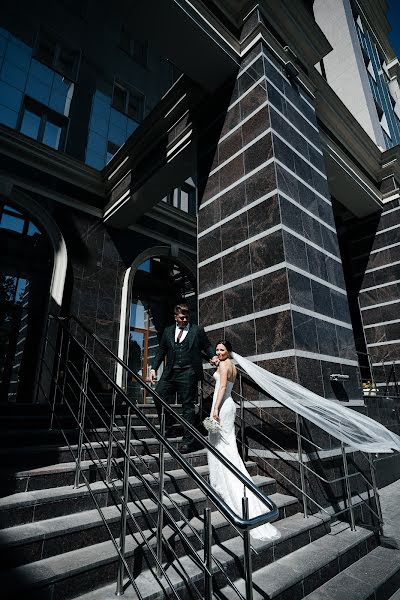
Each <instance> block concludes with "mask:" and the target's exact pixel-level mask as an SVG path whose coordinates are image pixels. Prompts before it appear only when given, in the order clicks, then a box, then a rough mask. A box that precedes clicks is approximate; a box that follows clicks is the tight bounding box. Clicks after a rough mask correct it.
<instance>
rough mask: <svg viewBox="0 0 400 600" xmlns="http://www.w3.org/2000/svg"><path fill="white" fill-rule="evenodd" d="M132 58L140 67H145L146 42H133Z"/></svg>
mask: <svg viewBox="0 0 400 600" xmlns="http://www.w3.org/2000/svg"><path fill="white" fill-rule="evenodd" d="M132 58H133V60H134V61H135V62H137V63H138V64H139V65H142V67H145V66H146V65H147V42H143V41H141V40H135V41H134V42H133V52H132Z"/></svg>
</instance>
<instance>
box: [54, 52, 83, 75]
mask: <svg viewBox="0 0 400 600" xmlns="http://www.w3.org/2000/svg"><path fill="white" fill-rule="evenodd" d="M77 58H78V57H77V53H76V52H73V51H72V50H69V49H67V48H63V47H60V48H59V50H58V52H57V54H56V59H55V62H54V67H55V68H56V69H57V71H61V73H64V74H65V75H68V76H70V77H74V75H75V70H76V62H77Z"/></svg>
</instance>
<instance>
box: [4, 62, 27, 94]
mask: <svg viewBox="0 0 400 600" xmlns="http://www.w3.org/2000/svg"><path fill="white" fill-rule="evenodd" d="M27 77H28V74H27V72H26V71H22V70H21V69H18V67H16V66H15V65H13V64H12V63H10V62H8V61H7V60H4V62H3V66H2V68H1V79H2V80H3V81H5V82H6V83H8V84H9V85H12V86H14V87H16V88H17V89H18V90H24V89H25V84H26V80H27Z"/></svg>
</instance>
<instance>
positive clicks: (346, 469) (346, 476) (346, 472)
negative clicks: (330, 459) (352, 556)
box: [341, 442, 356, 531]
mask: <svg viewBox="0 0 400 600" xmlns="http://www.w3.org/2000/svg"><path fill="white" fill-rule="evenodd" d="M341 449H342V458H343V470H344V480H345V485H346V495H347V503H348V509H349V513H350V528H351V530H352V531H355V530H356V524H355V520H354V508H353V500H352V497H351V487H350V478H349V465H348V463H347V455H346V448H345V446H344V443H343V442H341Z"/></svg>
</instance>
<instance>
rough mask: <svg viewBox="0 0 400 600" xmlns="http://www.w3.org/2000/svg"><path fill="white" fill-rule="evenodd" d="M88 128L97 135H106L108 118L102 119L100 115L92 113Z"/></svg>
mask: <svg viewBox="0 0 400 600" xmlns="http://www.w3.org/2000/svg"><path fill="white" fill-rule="evenodd" d="M90 129H92V130H93V131H95V132H96V133H98V134H99V135H102V136H104V137H106V136H107V133H108V119H104V118H103V117H101V116H100V115H95V114H92V118H91V120H90Z"/></svg>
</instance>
